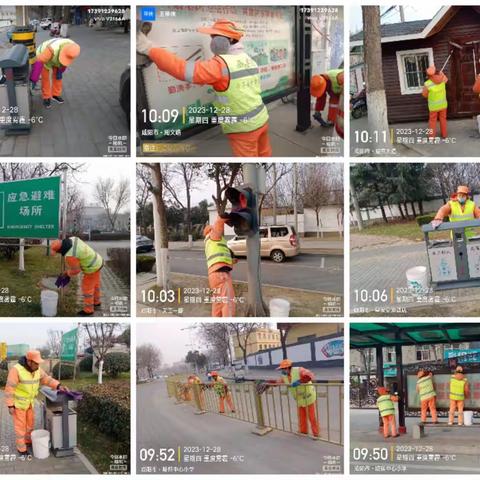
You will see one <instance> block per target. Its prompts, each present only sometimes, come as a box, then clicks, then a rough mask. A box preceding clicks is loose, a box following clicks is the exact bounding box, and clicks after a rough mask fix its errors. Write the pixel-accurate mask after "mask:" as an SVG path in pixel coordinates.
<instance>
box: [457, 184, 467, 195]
mask: <svg viewBox="0 0 480 480" xmlns="http://www.w3.org/2000/svg"><path fill="white" fill-rule="evenodd" d="M457 193H464V194H465V195H468V194H469V193H470V189H469V188H468V187H467V186H465V185H459V186H458V187H457Z"/></svg>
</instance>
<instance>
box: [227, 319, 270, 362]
mask: <svg viewBox="0 0 480 480" xmlns="http://www.w3.org/2000/svg"><path fill="white" fill-rule="evenodd" d="M229 325H230V330H231V332H232V334H233V335H235V338H236V339H237V345H238V347H239V348H240V350H241V351H242V356H243V364H244V365H247V353H248V345H249V339H250V335H251V334H252V333H253V332H254V331H255V330H257V329H258V328H259V327H260V326H261V325H262V324H261V323H255V322H248V323H230V324H229Z"/></svg>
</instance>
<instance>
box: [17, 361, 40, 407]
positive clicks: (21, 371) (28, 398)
mask: <svg viewBox="0 0 480 480" xmlns="http://www.w3.org/2000/svg"><path fill="white" fill-rule="evenodd" d="M13 368H15V369H16V370H17V372H18V378H19V382H18V385H17V386H16V388H15V393H14V401H15V408H19V409H20V410H28V409H29V407H30V405H33V402H34V400H35V399H36V398H37V395H38V390H39V388H40V369H38V370H37V371H36V372H33V377H32V373H31V372H29V371H28V370H27V369H26V368H25V367H22V365H20V364H19V363H17V364H16V365H15V366H14V367H13Z"/></svg>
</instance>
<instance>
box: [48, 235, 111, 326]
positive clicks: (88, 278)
mask: <svg viewBox="0 0 480 480" xmlns="http://www.w3.org/2000/svg"><path fill="white" fill-rule="evenodd" d="M51 252H52V255H55V254H56V253H60V254H61V255H62V256H63V257H64V258H65V264H66V266H67V271H65V272H63V273H62V274H61V275H60V276H59V277H58V279H57V282H56V285H57V287H59V288H63V287H65V286H66V285H67V284H68V282H69V281H70V278H71V277H73V276H75V275H78V274H79V273H80V272H82V273H83V279H82V294H83V309H82V310H80V312H78V314H77V315H78V316H80V317H88V316H91V315H93V313H94V310H95V309H96V308H100V307H101V305H102V304H101V291H100V284H101V273H100V272H101V269H102V268H103V259H102V257H101V256H100V254H99V253H97V252H96V251H95V250H94V249H93V248H92V247H90V246H89V245H87V244H86V243H85V242H84V241H83V240H81V239H80V238H78V237H70V238H65V239H63V240H54V241H53V242H52V245H51Z"/></svg>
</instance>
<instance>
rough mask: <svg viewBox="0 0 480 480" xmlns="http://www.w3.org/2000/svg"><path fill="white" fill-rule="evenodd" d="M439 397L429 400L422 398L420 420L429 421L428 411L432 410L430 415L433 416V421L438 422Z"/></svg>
mask: <svg viewBox="0 0 480 480" xmlns="http://www.w3.org/2000/svg"><path fill="white" fill-rule="evenodd" d="M436 399H437V397H432V398H428V399H427V400H422V401H421V402H420V411H421V415H420V420H421V421H422V422H426V421H427V412H428V410H430V415H431V416H432V422H435V423H436V422H437V402H436Z"/></svg>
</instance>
